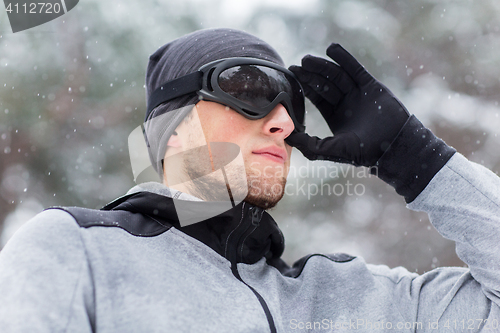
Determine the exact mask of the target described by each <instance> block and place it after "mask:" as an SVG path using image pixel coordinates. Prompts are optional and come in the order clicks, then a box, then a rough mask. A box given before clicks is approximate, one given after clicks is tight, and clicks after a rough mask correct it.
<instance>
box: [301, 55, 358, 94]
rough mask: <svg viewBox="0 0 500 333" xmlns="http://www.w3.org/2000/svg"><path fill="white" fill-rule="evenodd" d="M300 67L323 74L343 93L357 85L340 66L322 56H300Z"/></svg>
mask: <svg viewBox="0 0 500 333" xmlns="http://www.w3.org/2000/svg"><path fill="white" fill-rule="evenodd" d="M302 68H303V69H305V70H306V71H309V72H313V73H316V74H319V75H321V76H323V77H324V78H325V79H327V80H328V81H330V82H332V83H334V84H335V85H336V86H337V87H338V89H340V91H342V92H343V93H344V94H347V93H349V91H351V90H352V89H353V88H355V87H356V86H357V85H356V84H355V83H354V81H353V80H352V79H351V78H350V77H349V75H347V74H346V72H345V71H344V70H343V69H342V68H341V67H340V66H338V65H337V64H334V63H333V62H331V61H328V60H326V59H323V58H319V57H315V56H312V55H306V56H305V57H304V58H302Z"/></svg>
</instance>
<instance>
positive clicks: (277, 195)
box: [244, 178, 286, 209]
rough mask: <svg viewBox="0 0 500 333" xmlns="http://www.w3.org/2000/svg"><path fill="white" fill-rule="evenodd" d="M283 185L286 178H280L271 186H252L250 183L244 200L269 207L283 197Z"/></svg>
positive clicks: (263, 207)
mask: <svg viewBox="0 0 500 333" xmlns="http://www.w3.org/2000/svg"><path fill="white" fill-rule="evenodd" d="M285 185H286V178H283V179H281V181H279V182H276V183H274V185H272V186H258V185H257V186H252V185H251V184H250V185H249V189H248V194H247V196H246V198H245V200H244V201H245V202H247V203H249V204H251V205H254V206H257V207H260V208H262V209H271V208H273V207H274V206H276V205H277V204H278V202H279V201H280V200H281V199H282V198H283V195H284V194H285Z"/></svg>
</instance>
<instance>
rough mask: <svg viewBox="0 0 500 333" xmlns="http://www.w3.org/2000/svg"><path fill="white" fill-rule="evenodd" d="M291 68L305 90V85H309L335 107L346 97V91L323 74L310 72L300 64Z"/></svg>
mask: <svg viewBox="0 0 500 333" xmlns="http://www.w3.org/2000/svg"><path fill="white" fill-rule="evenodd" d="M290 70H291V71H292V72H293V73H294V74H295V75H296V76H297V78H298V79H299V81H300V83H301V84H302V87H303V88H304V90H305V89H306V88H305V87H309V88H310V89H312V90H313V91H314V92H316V93H317V94H318V95H319V96H321V97H322V98H324V99H325V100H327V101H328V102H329V103H330V104H331V105H332V106H334V107H335V106H336V105H337V104H338V103H339V101H340V100H341V99H342V98H343V97H344V93H343V92H342V91H341V90H339V88H338V87H337V86H336V85H335V84H333V83H332V82H330V81H329V80H327V79H325V78H324V77H323V76H322V75H319V74H316V73H311V72H308V71H306V70H304V69H303V68H301V67H298V66H295V67H293V68H292V67H290ZM311 101H312V100H311Z"/></svg>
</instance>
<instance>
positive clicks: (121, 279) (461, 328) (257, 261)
mask: <svg viewBox="0 0 500 333" xmlns="http://www.w3.org/2000/svg"><path fill="white" fill-rule="evenodd" d="M423 145H424V146H426V147H428V149H430V150H431V151H434V152H435V151H436V148H435V147H434V148H433V147H432V144H431V145H429V142H426V143H423ZM439 145H441V146H442V144H441V143H440V144H439ZM397 146H398V145H397V143H396V145H395V147H397ZM426 149H427V148H426ZM438 151H439V149H438ZM408 153H410V154H411V155H412V156H413V157H412V156H406V157H405V158H406V161H407V163H410V164H409V165H415V163H414V162H415V161H414V160H412V158H413V159H415V158H421V155H418V154H413V153H412V152H408ZM441 154H442V153H438V155H441ZM417 155H418V156H417ZM451 155H453V154H449V156H448V158H449V159H448V158H447V159H446V160H441V162H440V163H443V164H444V166H443V165H440V166H439V168H438V171H437V173H435V174H433V175H432V176H431V177H430V178H432V179H431V180H430V182H429V181H427V183H426V184H425V186H424V187H425V188H424V189H423V190H420V187H421V186H415V183H413V182H414V181H420V180H415V179H416V178H415V177H412V180H408V179H406V180H405V181H402V179H397V180H395V181H394V182H393V183H394V184H396V183H397V184H396V185H397V186H396V190H398V192H404V193H406V194H408V193H409V192H408V191H410V192H411V191H413V190H408V189H415V188H417V189H418V193H417V195H416V198H415V199H414V200H412V201H411V203H409V204H408V208H410V209H412V210H416V211H425V212H427V213H428V214H429V216H430V219H431V222H432V224H433V225H434V226H435V227H436V229H437V230H438V231H439V232H440V233H441V234H442V235H443V236H444V237H446V238H448V239H451V240H453V241H455V242H456V245H457V253H458V255H459V257H460V258H461V259H462V260H463V261H464V262H465V263H467V265H468V266H469V267H468V268H459V267H456V268H453V267H446V268H437V269H435V270H432V271H430V272H427V273H425V274H422V275H418V274H416V273H411V272H409V271H407V270H406V269H404V268H402V267H397V268H393V269H391V268H388V267H387V266H383V265H370V264H366V263H365V262H364V260H363V259H362V258H354V257H352V256H349V255H345V254H335V255H323V254H315V255H310V256H307V257H305V258H302V259H300V260H299V261H297V262H296V263H295V264H294V265H293V266H292V267H289V266H287V265H286V264H285V263H284V262H283V261H282V260H281V259H280V255H281V253H282V251H283V238H282V235H281V232H280V231H279V229H278V227H277V225H276V223H275V222H274V221H273V220H272V218H271V217H270V216H269V215H268V214H267V213H265V212H262V211H261V210H259V209H257V208H256V207H252V206H250V205H248V204H246V203H242V204H240V205H238V206H237V207H235V208H234V209H232V210H231V211H228V212H226V213H223V214H221V215H219V216H217V217H214V218H212V219H209V220H207V221H203V222H200V223H197V224H193V225H190V226H187V227H181V226H180V225H179V223H178V221H177V220H176V216H175V213H174V212H173V211H172V199H169V198H167V197H165V196H162V195H161V194H160V193H153V192H158V191H141V192H132V193H129V194H128V195H127V196H125V197H123V198H120V199H118V200H117V201H115V202H114V203H112V204H110V205H108V206H107V207H105V208H104V210H102V211H94V210H87V209H82V208H66V209H49V210H46V211H44V212H42V213H40V214H39V215H37V216H36V217H35V218H33V219H32V220H31V221H29V222H28V223H27V224H25V225H24V226H23V227H22V228H21V229H20V230H19V231H18V232H17V233H16V234H15V235H14V237H13V238H12V239H11V240H10V241H9V242H8V244H7V245H6V246H5V248H4V249H3V250H2V252H1V253H0V298H1V301H0V331H1V332H16V333H18V332H120V333H123V332H218V333H220V332H316V331H317V332H321V331H324V332H331V331H340V332H344V331H356V332H378V331H394V332H478V331H482V332H498V331H500V327H499V325H500V323H499V321H500V308H499V306H500V241H499V239H500V179H499V178H498V177H497V176H496V175H495V174H494V173H492V172H491V171H489V170H487V169H486V168H484V167H482V166H480V165H477V164H475V163H472V162H470V161H468V160H467V159H466V158H465V157H463V156H462V155H460V154H458V153H457V154H454V155H453V156H452V157H451V158H450V156H451ZM383 162H384V161H382V162H381V165H382V166H383ZM430 162H432V161H430ZM430 162H429V161H427V163H426V170H427V169H429V168H430V169H432V167H429V165H430V164H432V163H430ZM429 163H430V164H429ZM420 165H421V164H420ZM405 172H406V173H408V172H407V171H405ZM387 174H388V173H387V172H385V173H384V175H387ZM384 177H385V178H386V179H384V180H386V181H387V177H386V176H382V177H381V178H384ZM417 178H418V179H421V178H425V177H417ZM401 186H404V187H405V188H406V189H401ZM413 192H414V191H413ZM414 194H415V193H414ZM405 197H407V196H406V195H405ZM192 203H193V209H204V206H203V205H204V204H206V203H204V202H199V201H192Z"/></svg>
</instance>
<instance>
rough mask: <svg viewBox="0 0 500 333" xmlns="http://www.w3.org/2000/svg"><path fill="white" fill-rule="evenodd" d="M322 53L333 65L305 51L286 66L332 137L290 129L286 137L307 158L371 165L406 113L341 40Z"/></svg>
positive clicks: (391, 137) (392, 137) (393, 135)
mask: <svg viewBox="0 0 500 333" xmlns="http://www.w3.org/2000/svg"><path fill="white" fill-rule="evenodd" d="M326 54H327V55H328V56H329V57H330V58H332V59H333V60H334V61H335V62H336V63H337V64H338V65H337V64H335V63H333V62H331V61H328V60H325V59H323V58H318V57H313V56H311V55H307V56H305V57H304V58H303V59H302V66H291V67H290V70H291V71H292V72H294V73H295V74H296V76H297V78H298V79H299V81H300V83H301V84H302V87H303V88H304V93H305V95H306V97H307V98H309V99H310V100H311V102H312V103H313V104H314V105H316V107H317V108H318V110H319V111H320V112H321V114H322V115H323V118H325V120H326V122H327V124H328V126H329V127H330V129H331V130H332V133H333V137H327V138H324V139H319V138H318V137H311V136H309V135H308V134H307V133H296V132H294V133H293V134H292V135H290V136H289V137H288V138H287V139H286V142H287V143H288V144H289V145H291V146H294V147H296V148H297V149H299V150H300V151H301V152H302V154H303V155H304V156H305V157H307V158H308V159H310V160H316V159H321V160H322V159H324V160H330V161H335V162H343V163H351V164H354V165H356V166H360V165H363V166H367V167H369V166H373V165H375V163H376V162H377V160H378V159H379V158H380V157H381V156H382V154H383V153H384V152H385V151H386V150H387V148H388V147H389V146H390V144H391V143H392V141H393V140H394V139H395V138H396V136H397V135H398V133H399V131H400V130H401V128H402V127H403V125H404V124H405V123H406V121H407V120H408V118H409V113H408V111H407V110H406V108H405V107H404V106H403V104H401V102H400V101H399V100H398V99H397V98H396V97H395V96H394V95H393V94H392V93H391V92H390V91H389V89H387V88H386V87H385V86H384V85H383V84H382V83H380V82H379V81H377V80H376V79H375V78H374V77H373V76H371V75H370V73H368V72H367V71H366V70H365V68H364V67H363V66H362V65H361V64H360V63H359V62H358V61H357V60H356V59H355V58H354V57H353V56H352V55H350V54H349V53H348V52H347V51H346V50H345V49H344V48H342V46H340V45H339V44H331V45H330V46H329V47H328V49H327V51H326Z"/></svg>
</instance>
